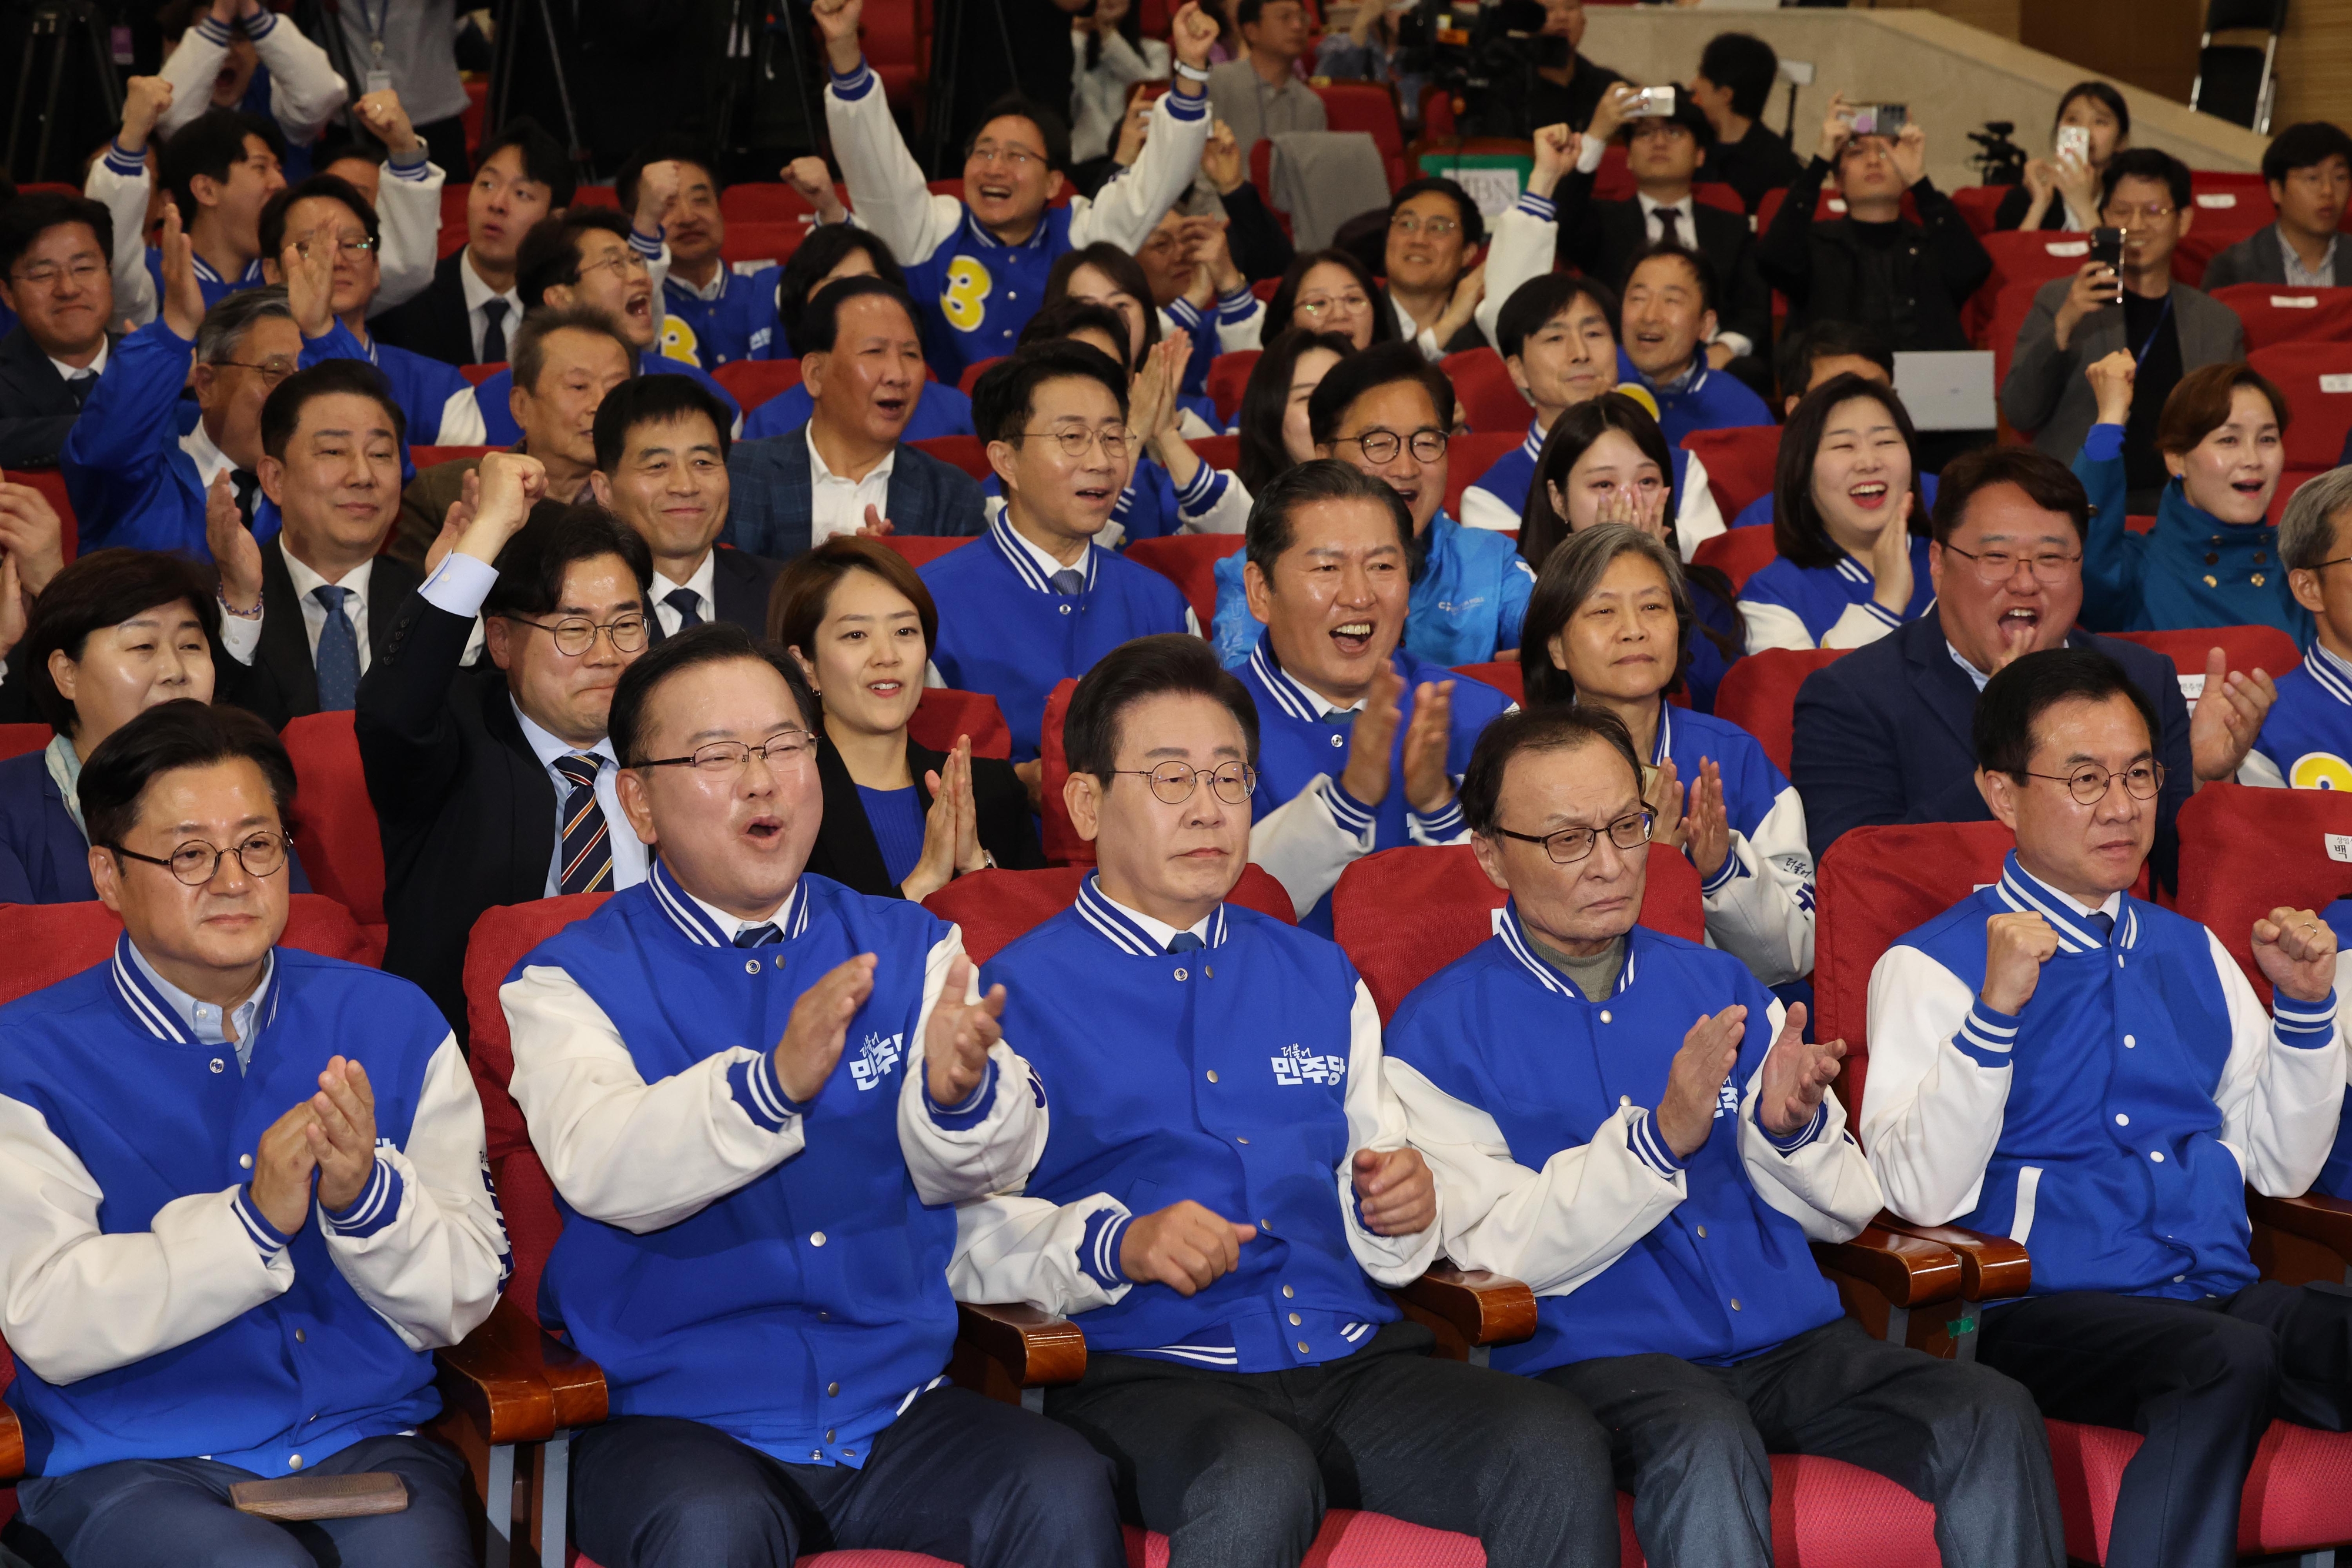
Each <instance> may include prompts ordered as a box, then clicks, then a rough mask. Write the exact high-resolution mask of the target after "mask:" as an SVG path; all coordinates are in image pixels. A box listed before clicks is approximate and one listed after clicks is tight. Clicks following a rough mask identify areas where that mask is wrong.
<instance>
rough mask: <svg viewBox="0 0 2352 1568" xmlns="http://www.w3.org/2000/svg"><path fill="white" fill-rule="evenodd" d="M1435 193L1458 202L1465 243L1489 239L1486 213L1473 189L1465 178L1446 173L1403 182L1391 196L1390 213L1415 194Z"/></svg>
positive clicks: (1476, 244)
mask: <svg viewBox="0 0 2352 1568" xmlns="http://www.w3.org/2000/svg"><path fill="white" fill-rule="evenodd" d="M1431 194H1435V195H1440V196H1444V197H1445V198H1446V199H1447V200H1449V201H1451V202H1452V203H1453V204H1454V211H1455V212H1456V213H1457V214H1460V215H1461V219H1462V243H1463V245H1464V246H1469V247H1475V246H1482V245H1484V244H1486V214H1484V213H1481V212H1480V211H1479V210H1478V204H1477V203H1476V202H1475V201H1473V200H1471V199H1470V193H1469V192H1467V191H1465V190H1464V189H1463V188H1462V182H1461V181H1459V180H1449V179H1447V178H1446V177H1445V176H1444V175H1443V174H1423V176H1421V178H1419V179H1418V180H1407V181H1406V182H1405V183H1403V184H1402V185H1399V186H1398V187H1397V188H1396V192H1395V193H1394V194H1392V195H1391V196H1390V197H1389V216H1390V217H1391V218H1394V217H1395V216H1396V214H1397V209H1398V208H1399V207H1402V206H1403V205H1404V204H1406V203H1407V202H1410V201H1412V199H1413V198H1414V197H1415V196H1426V195H1431Z"/></svg>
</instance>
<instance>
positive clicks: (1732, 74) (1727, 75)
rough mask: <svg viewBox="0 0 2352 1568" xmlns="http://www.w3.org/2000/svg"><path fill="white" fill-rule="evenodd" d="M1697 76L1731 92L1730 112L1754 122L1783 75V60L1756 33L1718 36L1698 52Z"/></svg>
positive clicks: (1720, 34)
mask: <svg viewBox="0 0 2352 1568" xmlns="http://www.w3.org/2000/svg"><path fill="white" fill-rule="evenodd" d="M1698 74H1699V75H1701V76H1703V77H1705V78H1706V79H1707V80H1709V81H1711V82H1713V83H1714V84H1715V85H1716V86H1717V87H1727V88H1729V89H1731V112H1732V113H1734V114H1736V115H1738V116H1739V118H1740V119H1742V120H1754V119H1757V118H1758V117H1759V116H1760V115H1762V114H1763V112H1764V107H1765V104H1766V102H1767V101H1768V100H1769V99H1770V98H1771V96H1772V83H1773V82H1774V81H1775V80H1776V79H1777V78H1779V77H1780V56H1779V55H1776V54H1774V53H1773V52H1772V46H1771V45H1769V44H1768V43H1766V42H1765V41H1764V40H1763V39H1761V38H1759V37H1757V36H1756V35H1755V34H1753V33H1717V35H1716V36H1715V37H1712V38H1709V39H1708V40H1707V41H1706V48H1704V49H1702V50H1700V51H1699V57H1698Z"/></svg>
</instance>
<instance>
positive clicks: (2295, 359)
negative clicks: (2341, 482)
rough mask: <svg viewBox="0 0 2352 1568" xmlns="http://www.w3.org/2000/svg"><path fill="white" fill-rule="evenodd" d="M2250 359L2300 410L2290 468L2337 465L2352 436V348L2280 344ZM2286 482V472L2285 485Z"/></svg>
mask: <svg viewBox="0 0 2352 1568" xmlns="http://www.w3.org/2000/svg"><path fill="white" fill-rule="evenodd" d="M2344 292H2347V293H2352V289H2347V290H2345V291H2344ZM2246 362H2247V363H2248V364H2250V365H2252V367H2253V368H2254V369H2255V370H2257V371H2261V372H2262V373H2263V375H2265V376H2267V377H2269V378H2270V380H2271V382H2273V384H2275V385H2276V386H2277V388H2278V389H2279V391H2281V392H2284V393H2285V394H2286V402H2287V406H2288V407H2289V408H2291V409H2293V410H2294V422H2293V423H2290V424H2289V425H2288V426H2287V427H2286V465H2287V467H2288V468H2289V469H2290V470H2301V471H2303V472H2304V473H2305V474H2314V473H2325V472H2326V470H2328V469H2330V468H2333V467H2335V466H2336V458H2337V457H2338V456H2340V455H2342V454H2343V451H2344V438H2345V436H2346V435H2347V434H2352V349H2347V348H2346V347H2345V346H2344V345H2343V344H2341V343H2277V344H2273V346H2271V347H2270V348H2267V349H2256V350H2253V351H2252V352H2251V353H2249V354H2248V355H2247V356H2246ZM2286 485H2287V480H2286V478H2285V477H2284V476H2282V477H2281V479H2280V481H2279V487H2280V488H2281V489H2284V488H2286Z"/></svg>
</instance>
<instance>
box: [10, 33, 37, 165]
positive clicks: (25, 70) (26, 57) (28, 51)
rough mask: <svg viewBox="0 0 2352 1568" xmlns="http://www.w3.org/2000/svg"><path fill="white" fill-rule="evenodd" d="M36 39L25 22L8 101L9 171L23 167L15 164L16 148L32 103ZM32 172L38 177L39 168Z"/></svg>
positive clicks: (21, 137)
mask: <svg viewBox="0 0 2352 1568" xmlns="http://www.w3.org/2000/svg"><path fill="white" fill-rule="evenodd" d="M35 37H37V35H36V34H35V33H34V31H33V25H32V24H31V23H30V22H27V23H26V26H25V52H24V53H23V54H21V55H19V56H17V57H16V97H14V98H12V99H9V100H8V167H9V168H10V169H17V168H21V167H22V166H23V165H21V164H19V163H18V162H16V147H17V143H18V142H19V141H21V140H22V139H23V136H24V131H25V110H26V109H27V108H29V107H30V106H31V104H32V101H33V100H32V95H31V89H32V86H33V40H34V38H35ZM33 172H34V174H35V176H36V177H37V176H38V175H39V173H40V168H39V166H38V165H35V166H34V170H33Z"/></svg>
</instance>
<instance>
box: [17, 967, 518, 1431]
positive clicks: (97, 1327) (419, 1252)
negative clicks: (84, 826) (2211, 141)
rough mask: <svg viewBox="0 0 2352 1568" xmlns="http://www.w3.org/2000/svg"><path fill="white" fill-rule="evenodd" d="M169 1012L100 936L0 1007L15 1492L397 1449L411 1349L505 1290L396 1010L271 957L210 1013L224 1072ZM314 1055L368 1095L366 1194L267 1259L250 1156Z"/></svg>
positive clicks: (477, 1149) (423, 1052)
mask: <svg viewBox="0 0 2352 1568" xmlns="http://www.w3.org/2000/svg"><path fill="white" fill-rule="evenodd" d="M192 1001H193V998H184V996H183V998H181V999H179V1000H177V1001H175V1000H174V999H173V998H170V997H168V996H167V995H166V993H165V991H164V990H163V988H160V987H159V986H158V985H157V983H156V977H155V976H154V974H153V973H152V971H151V970H149V969H148V968H147V967H145V960H144V959H143V958H142V957H141V956H139V955H138V954H137V952H136V950H135V949H134V948H133V947H132V946H131V939H130V937H129V936H123V937H121V938H120V939H119V940H118V941H117V942H116V944H115V948H114V956H112V957H111V958H110V959H109V960H107V961H106V962H105V963H102V964H100V965H98V966H96V967H93V968H89V969H86V970H84V971H83V972H82V973H80V974H79V975H76V976H75V977H72V978H71V979H69V980H65V981H62V982H60V983H59V984H58V985H55V986H52V987H50V988H48V989H47V990H45V991H38V992H36V993H35V994H33V995H32V996H29V997H25V998H21V999H19V1000H17V1001H16V1002H13V1003H11V1004H9V1006H8V1007H7V1008H6V1009H0V1313H5V1317H0V1331H4V1332H5V1334H6V1337H7V1342H8V1347H9V1349H10V1350H12V1351H13V1352H15V1353H16V1364H17V1367H18V1372H17V1376H16V1382H15V1383H14V1384H12V1385H10V1386H9V1389H8V1403H9V1404H10V1405H11V1406H14V1407H15V1409H16V1414H17V1415H18V1416H20V1417H21V1418H22V1419H23V1422H24V1427H25V1453H26V1463H27V1465H28V1467H29V1469H30V1470H31V1471H32V1473H34V1474H36V1475H44V1476H61V1475H67V1474H70V1473H71V1472H73V1471H76V1470H82V1469H89V1467H91V1466H93V1465H103V1464H109V1463H111V1462H113V1461H114V1460H117V1459H132V1458H152V1459H181V1458H191V1457H194V1456H196V1455H203V1456H205V1457H208V1458H214V1459H216V1460H218V1461H220V1462H221V1463H223V1464H228V1465H235V1466H237V1467H238V1468H240V1469H247V1470H251V1471H253V1472H254V1473H255V1474H257V1475H260V1476H283V1475H288V1474H290V1473H292V1472H294V1471H298V1470H300V1469H303V1468H304V1467H305V1466H306V1465H315V1464H317V1463H318V1462H319V1461H320V1460H321V1459H324V1458H328V1457H329V1456H331V1455H332V1454H335V1453H337V1452H339V1451H341V1449H343V1448H348V1447H350V1446H351V1445H352V1444H353V1443H356V1442H359V1441H361V1440H362V1439H363V1438H367V1437H383V1436H384V1435H386V1434H388V1433H393V1432H403V1431H407V1430H410V1429H413V1428H415V1427H419V1426H422V1425H424V1423H425V1421H427V1420H429V1419H430V1418H431V1417H432V1416H434V1415H435V1414H436V1412H438V1411H439V1409H440V1408H441V1400H440V1396H438V1395H437V1394H436V1393H435V1392H434V1388H433V1357H432V1354H431V1353H432V1351H433V1349H434V1347H436V1346H438V1345H446V1344H455V1343H457V1341H459V1340H461V1339H463V1338H464V1337H465V1336H466V1335H467V1333H470V1332H472V1330H473V1329H474V1327H475V1326H476V1325H477V1324H478V1323H479V1322H482V1320H483V1319H485V1318H487V1317H488V1316H489V1313H490V1308H491V1306H492V1305H493V1304H494V1303H495V1302H496V1301H497V1300H498V1295H499V1286H500V1284H501V1283H502V1282H503V1281H505V1279H506V1274H507V1244H506V1231H505V1228H504V1226H503V1225H502V1224H501V1223H500V1221H499V1212H498V1204H497V1201H496V1200H495V1199H494V1198H493V1197H491V1194H490V1189H489V1173H488V1166H487V1165H486V1164H485V1163H484V1159H483V1152H482V1150H483V1142H482V1107H481V1102H480V1101H479V1100H478V1099H476V1098H475V1095H474V1081H473V1079H472V1077H471V1076H470V1075H469V1074H468V1073H467V1070H466V1063H465V1061H464V1059H463V1058H462V1057H460V1056H459V1054H458V1051H457V1040H455V1039H454V1038H453V1037H452V1036H451V1035H450V1032H449V1025H448V1023H447V1021H446V1020H445V1019H443V1018H442V1016H441V1014H440V1011H439V1010H438V1009H436V1008H435V1007H434V1006H433V1004H432V1003H431V1002H430V1001H428V1000H426V999H425V993H424V992H422V991H420V990H418V989H417V988H415V986H412V985H410V984H409V983H408V982H407V981H405V980H403V979H399V978H397V977H394V976H391V975H386V974H383V973H382V972H381V971H379V970H375V969H368V968H362V967H360V966H358V965H355V964H346V963H343V962H341V961H340V960H337V959H333V958H323V957H320V956H318V955H316V954H312V953H305V952H302V951H300V950H299V949H296V948H291V947H280V948H278V950H277V951H276V953H275V954H274V955H273V956H272V958H271V963H270V967H269V970H268V975H267V976H266V977H265V978H264V980H263V982H262V986H261V988H260V990H259V991H258V992H257V993H256V995H255V998H254V999H253V1000H252V1001H251V1002H250V1003H247V1004H246V1007H244V1008H240V1009H238V1011H239V1012H240V1013H241V1014H243V1013H245V1012H246V1011H247V1008H249V1009H250V1013H249V1017H248V1018H247V1027H246V1029H245V1030H244V1032H245V1033H246V1035H247V1037H248V1038H249V1039H250V1040H251V1042H252V1043H251V1048H250V1051H249V1055H250V1059H251V1060H250V1065H249V1066H243V1065H240V1063H239V1062H238V1060H237V1051H236V1047H235V1046H233V1045H230V1044H226V1043H223V1042H222V1040H221V1035H222V1030H221V1029H220V1020H219V1019H218V1015H217V1013H215V1014H214V1017H213V1021H212V1024H211V1027H210V1029H209V1030H204V1029H200V1028H199V1027H198V1024H197V1021H196V1014H195V1009H194V1007H193V1006H192V1005H190V1004H191V1003H192ZM207 1033H209V1034H210V1035H211V1036H212V1037H213V1039H212V1041H211V1042H210V1043H208V1042H207V1040H206V1034H207ZM336 1055H341V1056H345V1057H348V1058H350V1059H352V1060H353V1061H357V1062H359V1063H360V1064H361V1065H362V1067H364V1068H365V1069H366V1070H367V1075H368V1083H369V1086H370V1088H371V1089H372V1090H373V1092H374V1095H375V1118H376V1155H375V1174H374V1176H373V1179H372V1180H371V1181H370V1183H369V1184H368V1186H365V1187H364V1188H362V1191H361V1194H360V1197H359V1198H358V1200H357V1201H356V1202H355V1203H353V1204H352V1207H350V1208H348V1209H345V1210H343V1211H341V1213H328V1212H326V1211H325V1210H323V1209H320V1208H319V1207H317V1206H316V1204H315V1202H314V1205H313V1207H312V1210H311V1216H310V1218H309V1219H307V1220H306V1221H305V1222H304V1224H303V1225H302V1227H301V1228H300V1229H299V1230H298V1231H297V1232H296V1233H295V1234H294V1235H292V1236H287V1235H284V1234H282V1233H281V1232H279V1231H278V1228H276V1227H275V1226H273V1225H271V1224H270V1222H269V1221H268V1219H266V1218H263V1217H262V1215H261V1211H260V1209H259V1208H258V1207H256V1206H255V1204H254V1202H253V1200H252V1196H251V1193H250V1191H249V1190H248V1186H249V1184H250V1182H251V1180H252V1176H253V1156H254V1151H255V1150H256V1148H257V1146H258V1145H259V1143H260V1139H261V1135H262V1134H263V1133H265V1132H267V1131H268V1129H269V1127H270V1126H271V1124H274V1123H276V1122H277V1120H278V1118H279V1117H280V1116H283V1115H284V1114H285V1113H287V1112H288V1111H289V1110H291V1109H292V1108H293V1107H294V1106H295V1105H297V1104H298V1103H301V1102H302V1101H304V1100H307V1099H308V1098H310V1096H311V1095H312V1094H314V1093H316V1092H318V1088H319V1074H320V1071H323V1070H324V1069H325V1067H326V1065H327V1061H328V1059H329V1058H330V1057H331V1056H336Z"/></svg>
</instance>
